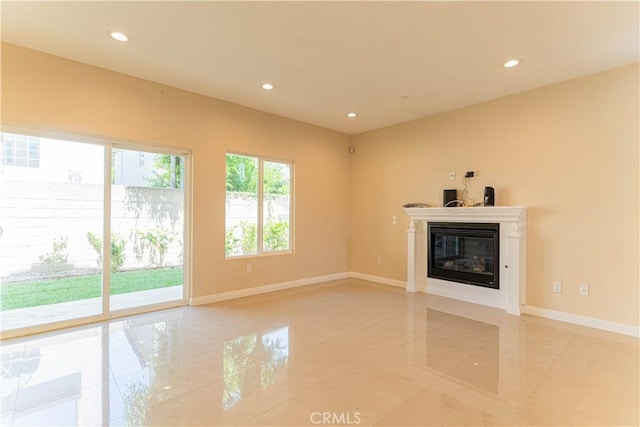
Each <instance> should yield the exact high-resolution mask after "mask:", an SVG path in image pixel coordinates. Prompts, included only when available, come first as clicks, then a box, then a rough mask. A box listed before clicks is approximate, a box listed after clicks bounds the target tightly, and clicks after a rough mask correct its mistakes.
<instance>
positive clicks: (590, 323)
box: [189, 271, 640, 337]
mask: <svg viewBox="0 0 640 427" xmlns="http://www.w3.org/2000/svg"><path fill="white" fill-rule="evenodd" d="M350 277H353V278H355V279H362V280H368V281H369V282H375V283H381V284H383V285H389V286H394V287H398V288H403V289H406V286H407V283H406V282H404V281H402V280H396V279H390V278H388V277H381V276H374V275H371V274H364V273H357V272H353V271H352V272H349V273H336V274H329V275H326V276H316V277H309V278H306V279H299V280H291V281H289V282H282V283H274V284H271V285H264V286H256V287H253V288H247V289H240V290H237V291H229V292H222V293H219V294H213V295H207V296H203V297H195V298H191V299H190V301H189V304H190V305H202V304H211V303H214V302H219V301H226V300H230V299H235V298H242V297H248V296H252V295H260V294H265V293H268V292H275V291H281V290H284V289H291V288H297V287H300V286H307V285H313V284H316V283H322V282H329V281H331V280H339V279H347V278H350ZM427 293H429V294H433V295H439V296H443V297H447V298H453V299H458V300H463V301H467V302H470V303H474V304H478V303H479V302H478V301H477V300H475V301H472V300H470V299H469V298H468V295H465V294H460V293H457V292H450V291H447V290H443V289H440V288H435V287H431V288H429V289H427ZM465 298H466V299H465ZM484 303H485V304H483V305H490V306H491V305H492V304H491V301H484ZM497 308H503V309H504V307H497ZM523 313H526V314H530V315H532V316H538V317H544V318H546V319H553V320H558V321H560V322H566V323H572V324H574V325H580V326H587V327H589V328H595V329H601V330H604V331H609V332H615V333H618V334H623V335H630V336H632V337H640V326H633V325H627V324H625V323H617V322H611V321H608V320H602V319H596V318H594V317H587V316H581V315H578V314H572V313H566V312H564V311H556V310H549V309H548V308H541V307H535V306H531V305H527V306H525V307H524V308H523Z"/></svg>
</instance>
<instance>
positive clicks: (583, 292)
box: [578, 283, 589, 297]
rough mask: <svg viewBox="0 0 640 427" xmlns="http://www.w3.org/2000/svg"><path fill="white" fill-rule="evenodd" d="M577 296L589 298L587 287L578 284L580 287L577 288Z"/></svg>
mask: <svg viewBox="0 0 640 427" xmlns="http://www.w3.org/2000/svg"><path fill="white" fill-rule="evenodd" d="M578 295H582V296H583V297H588V296H589V285H587V284H584V283H580V287H579V288H578Z"/></svg>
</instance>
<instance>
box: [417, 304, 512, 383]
mask: <svg viewBox="0 0 640 427" xmlns="http://www.w3.org/2000/svg"><path fill="white" fill-rule="evenodd" d="M447 317H451V315H449V314H447V313H444V312H441V311H438V310H434V309H431V308H428V309H427V324H430V323H435V322H438V321H440V320H441V319H443V318H447ZM426 344H427V351H426V355H427V366H428V367H429V368H431V369H434V370H436V371H439V372H441V373H443V374H444V375H445V376H446V377H447V378H449V379H451V380H454V381H461V382H463V383H464V384H465V385H469V386H472V387H476V388H478V389H481V390H483V391H486V392H490V393H492V394H497V393H498V385H499V382H500V369H499V366H500V327H499V326H496V325H491V324H488V323H484V322H479V321H477V320H472V319H468V318H465V317H461V316H457V317H455V318H454V319H452V320H450V321H447V322H443V323H442V325H440V326H438V327H437V328H435V329H433V330H431V331H430V332H428V334H427V340H426Z"/></svg>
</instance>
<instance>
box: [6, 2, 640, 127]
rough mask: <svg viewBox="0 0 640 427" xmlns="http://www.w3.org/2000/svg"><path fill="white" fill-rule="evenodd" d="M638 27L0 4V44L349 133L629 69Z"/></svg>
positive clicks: (391, 12)
mask: <svg viewBox="0 0 640 427" xmlns="http://www.w3.org/2000/svg"><path fill="white" fill-rule="evenodd" d="M638 16H639V3H638V2H637V1H633V2H480V1H475V2H398V1H395V2H326V1H325V2H239V1H235V2H212V1H199V2H159V1H147V2H118V1H106V2H94V1H83V2H57V1H54V2H10V1H2V40H3V41H6V42H9V43H13V44H17V45H20V46H25V47H29V48H32V49H36V50H40V51H44V52H48V53H51V54H54V55H58V56H62V57H65V58H70V59H73V60H76V61H80V62H84V63H87V64H92V65H96V66H99V67H103V68H107V69H110V70H114V71H118V72H121V73H125V74H129V75H132V76H136V77H140V78H143V79H148V80H152V81H156V82H160V83H164V84H167V85H170V86H174V87H178V88H182V89H186V90H189V91H192V92H196V93H200V94H203V95H208V96H211V97H214V98H218V99H223V100H226V101H230V102H234V103H237V104H241V105H245V106H248V107H252V108H256V109H259V110H263V111H268V112H271V113H274V114H278V115H281V116H285V117H290V118H292V119H296V120H300V121H303V122H307V123H312V124H315V125H318V126H323V127H327V128H330V129H335V130H337V131H341V132H345V133H348V134H355V133H360V132H364V131H368V130H372V129H376V128H380V127H385V126H389V125H393V124H396V123H401V122H405V121H409V120H413V119H416V118H419V117H424V116H428V115H432V114H436V113H439V112H443V111H447V110H452V109H455V108H460V107H463V106H467V105H471V104H475V103H478V102H482V101H486V100H489V99H494V98H498V97H501V96H505V95H508V94H512V93H516V92H521V91H524V90H528V89H532V88H535V87H539V86H543V85H547V84H551V83H555V82H559V81H563V80H567V79H571V78H575V77H579V76H583V75H587V74H592V73H596V72H600V71H604V70H607V69H611V68H615V67H619V66H623V65H626V64H630V63H632V62H636V61H638V60H639V50H640V49H639V31H640V30H639V24H638V21H639V17H638ZM109 29H119V30H122V31H124V32H126V33H127V34H129V35H130V37H131V41H130V42H128V43H126V44H123V43H118V42H116V41H114V40H112V39H110V38H109V37H108V36H107V30H109ZM514 57H515V58H519V59H521V60H522V64H521V65H520V66H518V67H516V68H513V69H505V68H502V66H501V64H502V63H503V62H504V61H505V60H507V59H510V58H514ZM266 81H268V82H272V83H273V84H274V85H275V86H276V89H275V90H273V91H271V92H267V91H264V90H262V89H261V88H260V85H261V84H262V83H263V82H266ZM403 96H408V99H404V100H403V99H401V97H403ZM350 111H355V112H357V113H358V117H357V118H355V119H349V118H347V117H346V113H347V112H350Z"/></svg>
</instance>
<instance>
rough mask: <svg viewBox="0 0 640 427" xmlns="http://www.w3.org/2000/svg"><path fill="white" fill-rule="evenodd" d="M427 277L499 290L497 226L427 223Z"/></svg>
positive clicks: (498, 232) (498, 230)
mask: <svg viewBox="0 0 640 427" xmlns="http://www.w3.org/2000/svg"><path fill="white" fill-rule="evenodd" d="M427 238H428V246H429V250H428V251H427V252H428V257H429V260H428V277H433V278H435V279H443V280H449V281H452V282H458V283H464V284H467V285H475V286H484V287H486V288H493V289H500V274H498V273H499V271H500V269H499V265H500V224H496V223H459V222H429V223H428V234H427Z"/></svg>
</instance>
